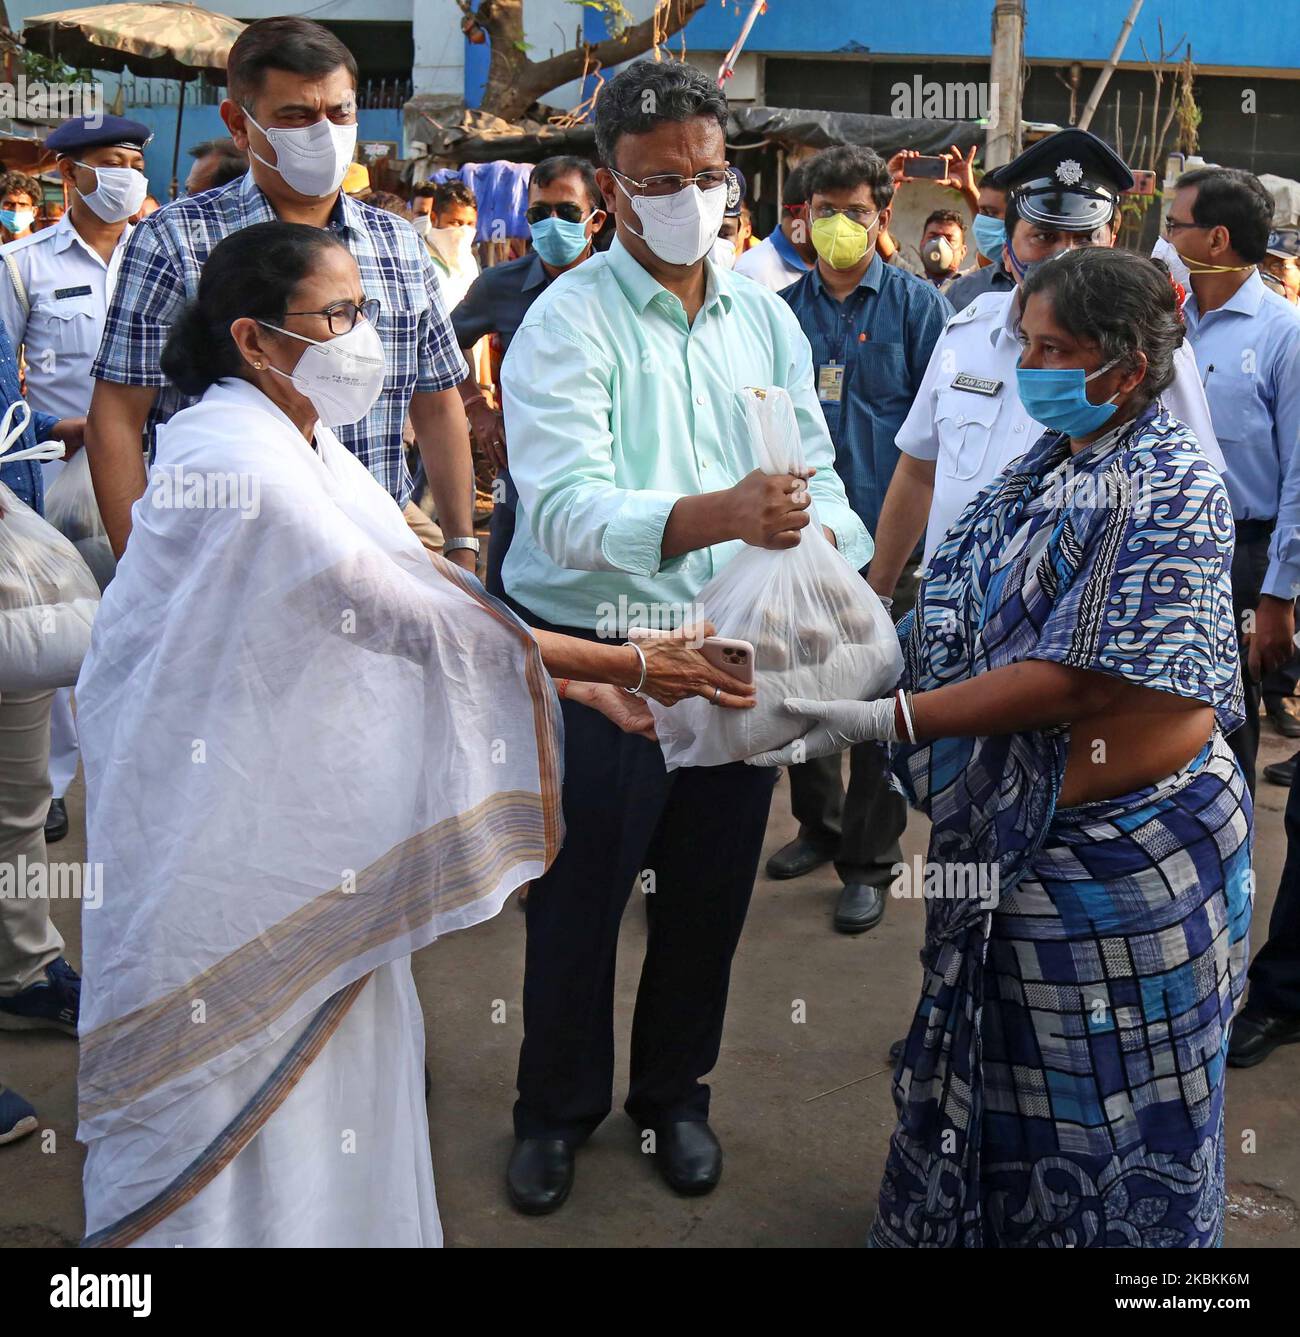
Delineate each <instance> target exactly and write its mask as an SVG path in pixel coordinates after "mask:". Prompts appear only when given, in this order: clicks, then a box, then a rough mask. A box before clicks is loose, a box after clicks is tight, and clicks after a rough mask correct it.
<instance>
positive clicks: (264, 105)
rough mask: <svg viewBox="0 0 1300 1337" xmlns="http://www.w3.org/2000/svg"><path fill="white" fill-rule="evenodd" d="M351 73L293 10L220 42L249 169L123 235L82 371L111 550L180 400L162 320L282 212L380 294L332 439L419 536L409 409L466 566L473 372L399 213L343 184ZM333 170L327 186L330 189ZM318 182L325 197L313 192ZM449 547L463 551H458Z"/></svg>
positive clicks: (118, 547) (227, 117) (339, 49)
mask: <svg viewBox="0 0 1300 1337" xmlns="http://www.w3.org/2000/svg"><path fill="white" fill-rule="evenodd" d="M356 79H357V67H356V62H355V60H353V58H352V54H351V52H349V51H348V49H347V47H345V46H344V45H343V44H342V43H341V42H340V41H339V40H338V39H337V38H336V37H334V36H333V34H331V33H329V32H328V31H326V30H325V29H324V28H322V27H320V26H319V25H318V24H315V23H311V22H309V21H308V20H306V19H300V18H292V17H290V18H273V19H263V20H260V21H259V22H256V23H252V24H250V25H249V26H248V28H247V29H245V31H244V32H243V33H242V34H241V35H240V37H239V40H238V41H237V42H236V43H235V45H234V46H233V47H232V48H231V51H230V56H229V59H228V62H227V82H228V86H229V90H230V98H229V99H228V100H227V101H226V102H224V103H223V104H222V107H221V115H222V119H223V120H224V121H225V123H226V126H227V128H228V129H229V130H230V134H231V137H232V138H233V139H234V141H235V143H236V145H237V146H238V147H239V148H240V149H241V150H244V151H246V152H247V153H248V154H249V159H250V170H249V172H248V174H247V175H245V176H243V177H241V178H240V179H239V180H238V181H235V182H232V183H231V184H230V185H228V186H223V187H220V188H219V189H217V190H210V191H205V192H204V193H203V194H201V195H196V196H193V197H191V198H187V199H184V200H177V201H176V202H175V203H173V204H171V205H168V206H167V207H166V208H164V209H160V210H158V211H157V212H156V213H154V214H152V215H151V216H150V217H149V218H147V219H145V220H144V221H143V222H142V223H140V224H139V226H138V227H137V228H136V229H135V232H134V234H133V235H132V237H131V241H130V243H129V245H128V247H127V251H126V255H125V256H124V258H123V261H122V268H121V272H120V274H119V277H118V280H117V287H116V289H115V291H114V293H113V300H112V304H111V306H110V308H109V312H108V323H107V325H106V327H105V330H104V338H103V342H102V343H101V344H100V349H99V355H98V357H97V358H96V359H95V363H94V366H93V367H92V369H91V374H92V375H93V376H94V377H95V382H96V384H95V391H94V397H93V400H92V402H91V407H90V415H89V419H88V421H87V427H86V437H87V442H88V452H89V460H90V465H91V474H92V476H93V478H94V483H95V495H96V497H97V498H98V500H99V506H100V511H101V512H102V514H103V517H104V524H105V526H106V527H107V529H108V534H109V538H110V539H111V541H112V544H113V549H114V551H115V552H117V553H118V554H119V555H120V554H121V552H122V550H123V548H124V547H125V546H126V541H127V538H128V536H129V535H130V532H131V507H132V505H133V504H134V503H135V501H136V500H137V499H138V498H139V497H140V496H142V495H143V493H144V490H145V484H146V477H145V465H144V457H143V453H142V449H141V445H142V437H143V433H144V431H145V428H146V427H148V428H149V431H150V435H151V438H152V430H153V428H154V427H155V426H156V425H157V424H158V423H160V422H165V421H166V420H167V419H168V418H170V417H171V415H172V414H173V413H175V412H177V411H178V410H179V409H182V408H184V407H185V406H186V405H187V404H188V403H190V402H191V401H190V400H188V399H187V398H186V397H185V396H184V395H182V394H180V393H179V392H178V391H177V390H176V389H175V388H174V387H172V386H169V385H168V384H167V381H166V377H165V376H164V375H163V373H162V371H161V370H160V368H159V365H158V359H159V354H160V353H161V351H162V347H163V344H164V343H165V342H166V339H167V334H168V328H169V325H170V323H171V321H172V320H173V319H174V318H175V317H176V315H177V313H178V312H179V311H180V309H181V308H182V307H183V306H184V305H185V303H186V302H188V301H190V300H192V299H193V297H194V296H195V294H196V292H197V290H198V283H199V272H200V270H201V268H202V266H203V262H204V261H205V260H206V259H207V257H208V253H209V252H210V251H211V249H212V248H213V246H215V245H216V244H217V242H219V241H220V240H221V239H222V238H223V237H227V236H229V235H230V233H232V232H235V231H238V230H239V229H240V228H244V227H248V226H249V225H250V224H252V223H261V222H267V221H270V220H273V219H277V218H278V219H280V220H281V221H283V222H291V223H306V224H309V225H311V226H314V227H321V228H328V229H329V230H330V231H331V232H333V233H334V234H335V235H336V236H337V237H338V238H339V240H340V241H341V242H342V243H343V244H344V245H345V246H346V247H347V248H348V250H349V251H350V252H351V253H352V256H353V258H354V259H355V260H356V262H357V267H358V268H359V269H360V271H361V282H362V286H363V288H364V290H365V294H366V296H367V297H374V298H377V299H378V300H379V302H380V307H381V309H380V314H379V317H378V319H377V321H376V329H377V330H378V333H379V337H380V339H381V340H382V341H383V344H384V352H385V355H386V357H387V361H388V375H387V378H386V380H385V382H384V391H383V394H381V395H380V397H379V399H378V401H377V402H376V404H375V406H374V407H373V408H372V409H371V410H370V412H369V414H367V416H366V417H365V418H363V419H362V420H361V421H360V422H358V423H356V424H354V425H352V426H349V427H339V428H336V429H335V430H336V433H337V435H338V438H339V440H340V441H342V442H343V444H344V445H345V446H347V447H348V449H349V450H351V451H352V452H353V453H354V454H355V455H356V456H357V458H358V459H360V460H361V462H362V463H363V464H364V465H366V467H367V468H368V469H369V470H370V472H371V473H372V474H373V475H374V477H375V478H376V479H377V480H378V481H379V483H381V484H382V485H383V487H385V488H386V489H387V490H388V492H389V493H390V495H391V496H392V498H393V500H394V501H396V502H397V504H398V505H399V506H402V507H403V508H404V509H405V511H406V514H407V517H408V519H409V520H410V521H411V523H412V527H413V528H415V529H417V532H418V531H419V529H420V525H421V517H420V513H419V512H418V510H417V508H416V507H415V506H414V505H413V504H411V503H410V495H411V479H410V476H409V472H408V470H407V467H406V460H405V456H404V453H403V449H402V426H403V422H404V420H405V418H406V415H407V414H408V412H409V414H410V417H411V423H412V426H413V427H414V428H415V435H416V440H417V441H418V443H419V447H420V454H421V456H422V458H423V460H424V467H425V472H426V473H427V475H428V478H429V485H430V488H431V490H432V492H433V500H434V506H435V509H436V511H437V515H438V520H439V522H440V523H441V525H442V528H443V532H444V534H445V535H446V538H447V543H448V549H449V551H448V553H447V556H448V560H450V561H455V562H458V563H459V564H460V565H462V566H464V567H465V568H466V569H468V570H471V571H472V570H473V569H474V557H475V551H474V549H475V548H476V546H477V545H476V544H475V543H474V539H473V534H474V530H473V525H472V504H473V502H472V498H473V491H474V488H473V466H472V462H471V456H470V446H469V433H468V428H467V426H466V422H465V413H464V409H463V408H462V406H461V401H460V396H459V394H458V393H457V391H456V386H457V385H459V383H460V382H461V381H463V380H464V379H465V377H466V376H468V374H469V369H468V367H467V366H466V364H465V359H464V358H463V357H462V356H461V352H460V348H459V346H458V345H457V343H456V337H455V335H454V333H453V332H452V328H451V324H450V322H449V320H448V318H447V312H446V309H445V307H444V305H443V301H442V297H441V294H440V290H439V287H438V280H437V276H436V273H435V271H434V268H433V265H432V263H431V261H430V259H429V256H428V252H427V251H426V249H425V246H424V243H423V242H422V241H421V240H420V238H419V236H418V235H417V233H416V232H415V230H414V229H413V228H412V227H411V226H410V224H409V223H406V222H405V221H403V220H402V219H400V218H397V217H396V216H394V215H393V214H389V213H385V212H384V211H382V210H379V209H374V208H371V207H370V206H369V205H366V204H362V203H360V202H358V201H357V200H354V199H352V198H350V197H349V196H347V195H345V194H343V193H342V192H341V190H340V189H339V182H340V181H341V179H342V174H343V169H345V167H346V163H347V161H348V160H349V159H350V158H351V156H352V144H353V143H354V142H355V138H356ZM268 132H269V133H268ZM277 145H278V146H279V147H278V151H277ZM281 155H283V161H281ZM335 168H337V170H334V169H335ZM332 177H337V178H338V180H335V181H334V183H333V186H332V188H331V186H330V179H331V178H332ZM291 182H293V183H296V185H295V184H291ZM317 188H320V189H324V190H325V191H327V192H328V193H326V194H316V193H311V192H312V191H314V190H315V189H317ZM453 544H463V545H464V546H459V547H455V548H454V550H453Z"/></svg>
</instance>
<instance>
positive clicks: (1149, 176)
mask: <svg viewBox="0 0 1300 1337" xmlns="http://www.w3.org/2000/svg"><path fill="white" fill-rule="evenodd" d="M1123 193H1124V194H1125V195H1154V194H1155V193H1156V174H1155V173H1154V172H1148V171H1145V170H1144V169H1142V168H1134V169H1133V184H1132V186H1130V187H1129V189H1128V190H1126V191H1124V192H1123Z"/></svg>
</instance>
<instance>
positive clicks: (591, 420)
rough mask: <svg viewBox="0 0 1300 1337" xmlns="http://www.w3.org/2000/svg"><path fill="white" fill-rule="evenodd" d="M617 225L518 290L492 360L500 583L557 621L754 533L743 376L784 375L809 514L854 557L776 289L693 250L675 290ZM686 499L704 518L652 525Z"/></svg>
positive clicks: (802, 348)
mask: <svg viewBox="0 0 1300 1337" xmlns="http://www.w3.org/2000/svg"><path fill="white" fill-rule="evenodd" d="M719 189H722V190H724V191H725V187H720V188H719ZM634 221H635V220H634ZM625 235H626V234H625V232H624V229H623V228H622V227H620V228H619V230H618V235H617V236H616V237H615V240H614V242H613V243H612V244H611V246H610V248H609V250H608V251H606V252H604V253H603V254H600V255H595V256H593V257H592V258H591V259H590V260H588V261H587V263H586V264H585V265H581V266H579V267H578V268H577V269H575V270H574V271H573V272H572V273H570V274H565V275H563V276H562V278H561V279H558V280H556V282H555V283H553V284H552V285H551V287H550V288H549V289H548V290H547V292H546V293H545V294H544V295H543V296H542V297H541V298H539V299H538V300H537V301H536V302H535V303H534V304H533V306H532V307H531V308H530V310H529V312H528V315H527V316H526V317H525V318H524V322H523V324H522V325H521V326H520V327H519V331H518V333H517V334H516V335H515V337H514V339H513V341H512V342H511V345H510V351H509V353H508V354H507V356H506V360H505V363H504V365H503V367H502V371H501V381H502V392H503V397H504V401H505V415H506V421H507V435H508V436H509V437H510V438H511V439H512V440H516V441H518V442H519V445H518V447H516V448H515V449H514V450H513V451H512V454H511V472H512V474H513V475H514V478H515V484H516V486H517V487H518V489H519V498H520V503H519V504H520V510H519V514H518V517H517V524H518V530H517V533H516V537H515V540H514V542H513V543H512V545H511V548H510V552H509V554H508V555H507V557H506V562H505V568H504V572H503V577H502V578H503V581H504V583H505V587H506V590H507V591H508V592H509V594H510V597H511V598H512V599H513V600H515V602H517V603H519V604H522V605H523V606H524V607H526V608H528V609H529V610H530V611H532V612H533V613H535V614H537V615H538V616H540V617H542V618H544V619H545V620H546V621H548V622H550V623H552V624H555V625H557V626H566V627H581V628H585V629H587V630H596V629H597V628H600V629H602V630H603V629H604V628H605V627H607V626H609V625H610V622H609V616H608V610H609V609H610V608H626V607H629V606H632V605H634V604H637V605H641V606H643V607H644V606H663V607H665V608H669V609H671V608H673V607H680V606H686V605H689V604H690V603H691V602H692V601H693V600H694V599H695V597H696V595H698V594H699V592H700V590H701V589H702V588H703V587H704V585H705V584H706V583H707V582H708V581H709V580H710V579H712V577H713V576H715V575H716V574H717V573H718V571H719V570H721V568H722V567H723V566H724V565H725V564H726V563H727V562H728V561H729V560H730V559H731V558H732V557H734V556H735V554H736V553H737V552H738V551H739V545H740V543H741V542H744V541H749V542H755V541H759V542H761V538H759V536H758V532H757V530H756V529H755V527H754V522H755V517H756V514H757V510H756V508H755V506H754V504H753V502H754V499H756V498H757V496H758V495H759V494H760V488H759V486H758V483H759V480H760V479H762V477H763V476H761V475H760V476H758V478H755V476H754V474H755V471H754V459H753V454H752V450H751V447H750V445H749V442H748V440H747V439H746V437H745V436H744V435H743V434H742V432H741V431H739V430H737V422H736V419H735V417H734V416H733V415H734V414H735V413H736V395H737V392H738V391H740V390H742V389H743V388H744V387H746V386H772V385H779V386H783V387H784V388H785V389H786V390H788V391H789V392H790V396H791V398H792V399H793V401H794V406H795V411H796V415H797V418H798V422H799V428H800V435H801V437H802V439H803V446H804V452H805V457H806V458H807V460H808V463H809V465H810V466H811V467H813V468H815V469H816V470H817V473H816V475H815V476H814V478H813V479H812V481H811V484H810V485H809V491H810V492H811V494H812V500H813V505H814V507H815V508H816V512H817V517H818V519H819V520H820V521H821V523H822V524H823V525H825V526H826V528H827V529H828V530H829V531H830V534H831V536H832V537H833V541H834V542H835V544H836V546H837V547H838V548H839V550H840V551H841V552H842V553H843V554H844V556H845V557H846V558H847V559H848V560H849V562H850V563H852V565H853V566H854V567H857V568H861V567H864V566H866V564H867V563H868V561H870V559H871V554H872V546H871V540H870V538H869V537H868V535H867V531H866V529H865V528H864V527H863V524H862V522H861V521H860V520H859V519H858V518H857V516H856V515H855V514H854V512H853V511H852V509H851V508H850V506H849V503H848V499H847V497H846V496H845V493H844V485H843V484H842V483H841V481H840V479H839V477H838V475H837V474H836V473H835V469H834V459H835V449H834V447H833V445H832V444H831V439H830V434H829V433H828V431H827V430H826V420H825V418H824V417H823V416H822V411H821V408H820V406H819V405H818V402H817V395H816V391H815V389H814V386H813V370H812V353H811V350H810V348H809V345H808V340H807V338H806V336H805V335H804V333H803V331H802V330H801V329H800V327H799V322H798V321H797V320H796V319H795V317H794V314H793V312H791V310H790V308H789V306H788V305H787V304H786V303H785V302H783V301H781V299H780V298H779V297H778V296H777V295H776V294H775V293H773V292H770V291H769V290H768V289H767V288H765V287H763V285H762V284H759V283H755V282H754V281H753V280H752V279H747V278H745V277H743V276H742V275H738V274H735V273H732V272H731V271H729V270H725V269H720V268H718V267H716V266H714V265H712V264H709V263H705V262H700V263H699V264H697V265H696V266H694V267H693V268H694V269H695V270H696V271H697V273H698V286H699V290H700V291H699V295H698V298H697V299H696V300H695V302H694V306H695V310H694V311H692V310H691V306H689V305H687V304H686V303H690V302H691V301H692V297H693V296H694V294H692V293H690V292H689V290H688V291H687V293H686V294H685V298H686V301H685V302H684V301H683V297H682V296H679V295H678V294H677V293H676V292H674V291H672V290H670V289H669V288H668V287H666V286H665V285H664V284H663V283H662V282H661V281H660V280H659V279H658V278H656V277H655V275H654V274H653V273H652V272H651V271H650V270H649V269H648V268H647V267H646V266H645V265H644V263H643V262H642V261H641V260H639V259H637V258H636V256H635V255H634V254H633V252H632V250H631V246H633V245H635V244H636V242H637V241H638V240H639V239H637V238H633V239H632V241H631V242H630V243H625V241H624V237H625ZM641 244H642V245H643V246H644V243H643V242H642V243H641ZM692 315H693V319H692V318H691V316H692ZM765 481H770V480H765ZM685 499H689V502H690V504H691V505H698V506H700V508H701V510H702V509H703V507H704V505H705V504H707V505H709V506H710V507H712V508H714V509H716V522H714V523H713V524H712V527H711V528H700V529H693V530H692V531H691V540H694V539H703V540H704V542H702V543H699V544H698V545H697V546H696V545H693V546H692V547H691V548H690V549H679V548H678V547H677V545H675V544H672V542H671V536H670V541H669V543H668V544H666V543H665V537H666V531H670V530H671V528H672V527H673V526H672V525H671V521H672V520H674V519H677V518H678V512H679V510H681V509H682V502H683V501H684V500H685ZM747 503H748V504H747ZM670 548H672V549H674V550H671V551H670ZM620 600H622V601H623V602H622V604H620V602H619V601H620ZM625 620H626V615H625V616H624V621H625ZM621 629H622V630H623V631H624V632H626V626H625V625H624V626H622V628H621Z"/></svg>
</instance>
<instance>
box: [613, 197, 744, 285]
mask: <svg viewBox="0 0 1300 1337" xmlns="http://www.w3.org/2000/svg"><path fill="white" fill-rule="evenodd" d="M614 180H615V181H616V182H618V188H619V189H620V190H621V191H622V192H623V194H624V195H626V196H627V197H628V199H629V200H631V201H632V211H633V213H635V214H636V216H637V218H638V219H640V221H641V237H642V240H643V241H644V242H645V244H646V245H647V246H648V247H649V248H650V249H651V250H652V251H653V252H654V253H655V254H656V255H657V256H658V257H659V258H660V259H661V260H662V261H663V262H664V264H666V265H693V264H694V263H695V262H696V261H697V260H702V259H703V258H704V257H705V256H706V255H708V253H709V249H710V248H711V247H712V245H713V243H714V242H715V241H717V239H718V229H719V228H720V227H721V226H722V215H723V214H724V213H725V212H726V208H727V188H726V186H715V187H714V188H713V189H712V190H701V189H700V188H699V186H697V185H695V184H694V183H692V184H691V185H689V186H686V187H685V188H684V189H682V190H679V191H677V192H676V193H675V194H672V195H633V194H631V193H630V192H629V191H628V189H627V187H626V186H625V185H624V184H623V183H622V181H619V178H618V177H617V176H615V177H614Z"/></svg>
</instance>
